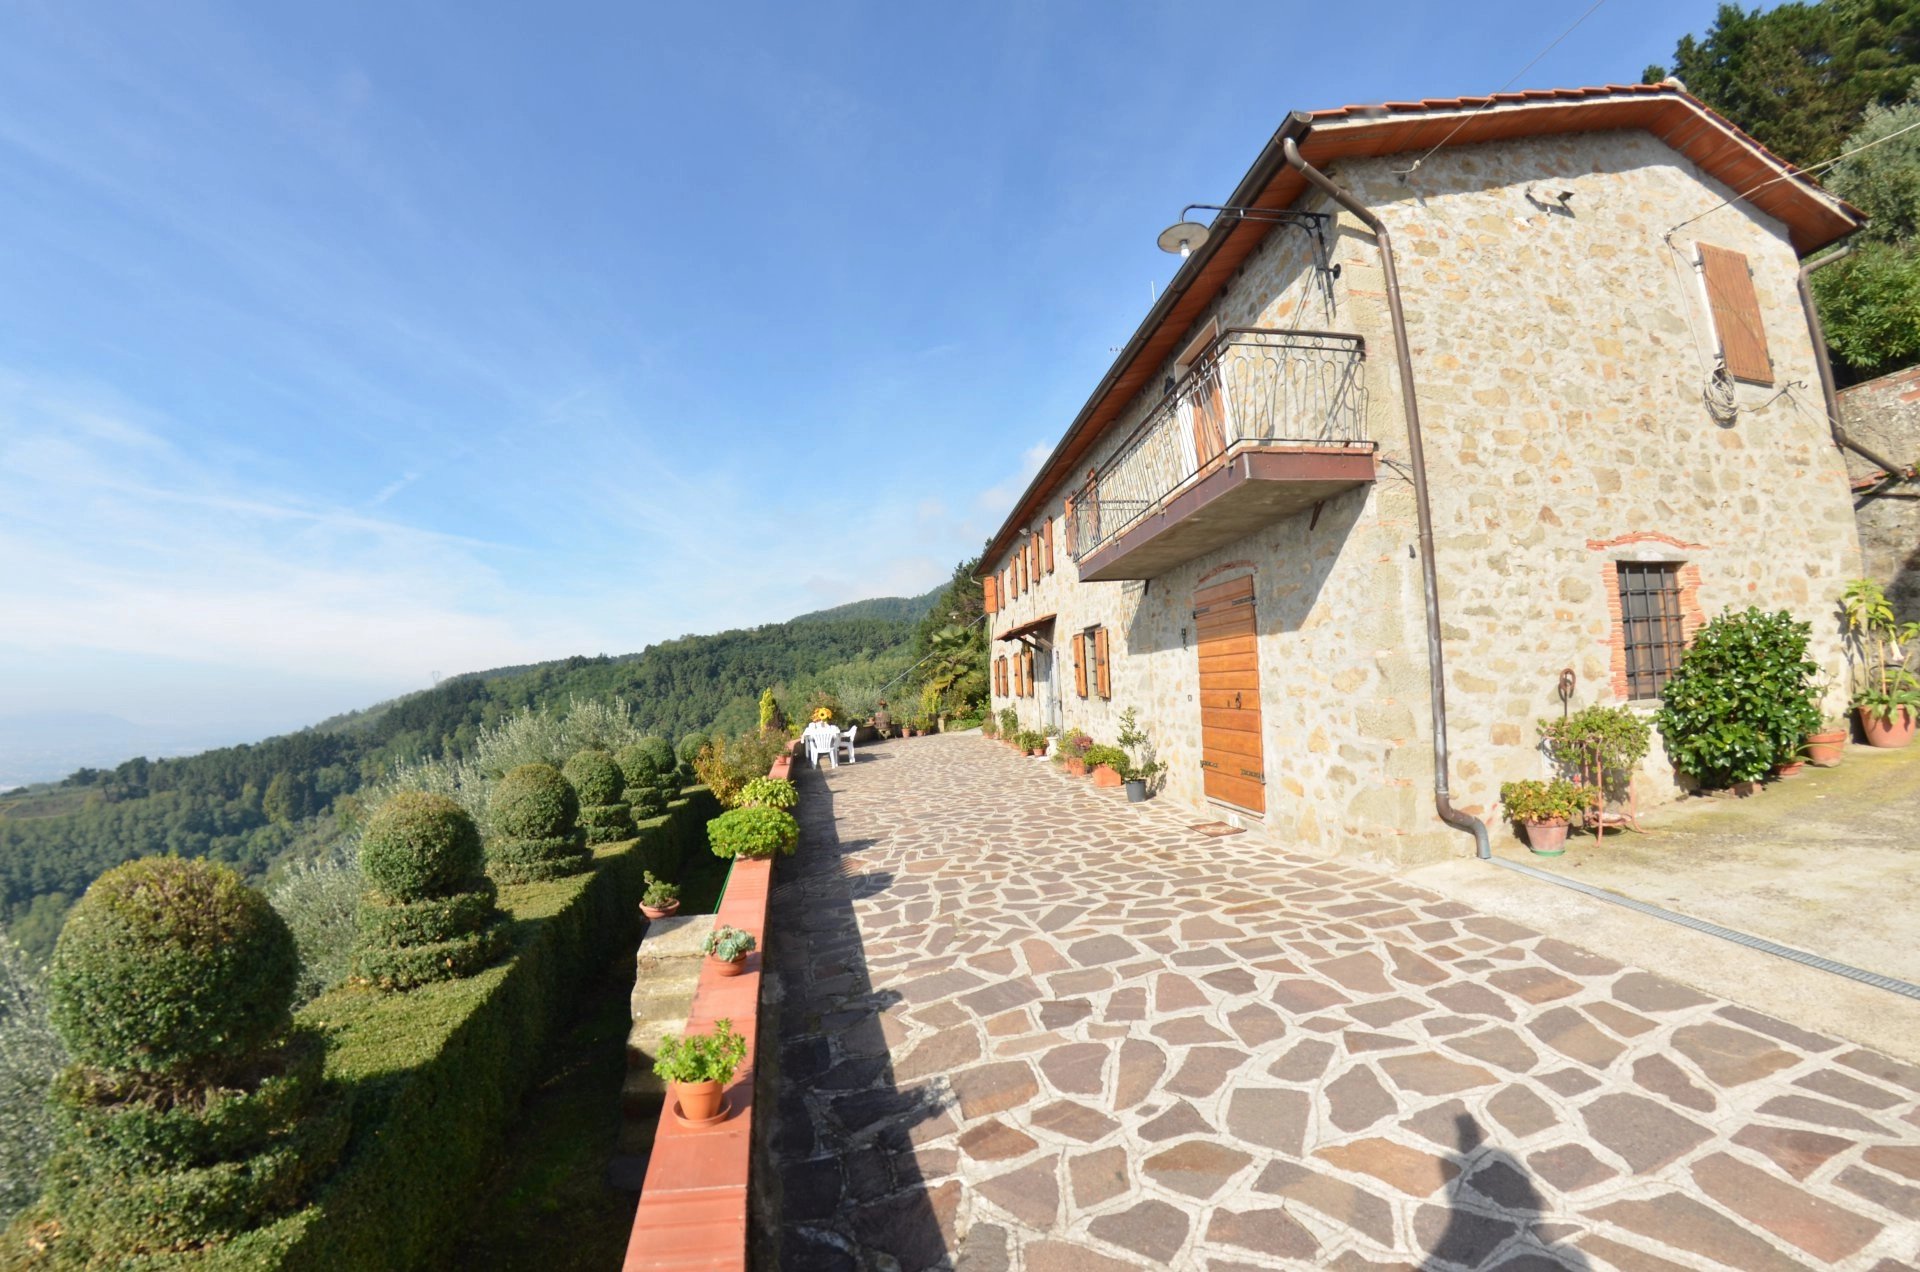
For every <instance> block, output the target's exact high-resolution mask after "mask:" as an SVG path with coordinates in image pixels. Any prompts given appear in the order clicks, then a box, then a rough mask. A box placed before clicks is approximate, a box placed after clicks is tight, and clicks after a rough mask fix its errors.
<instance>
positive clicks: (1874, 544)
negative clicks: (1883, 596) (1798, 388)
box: [1840, 367, 1920, 619]
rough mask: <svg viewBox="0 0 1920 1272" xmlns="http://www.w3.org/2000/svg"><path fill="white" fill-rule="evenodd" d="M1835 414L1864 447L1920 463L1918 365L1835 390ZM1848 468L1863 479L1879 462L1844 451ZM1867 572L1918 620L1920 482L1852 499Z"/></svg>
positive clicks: (1901, 609) (1876, 469)
mask: <svg viewBox="0 0 1920 1272" xmlns="http://www.w3.org/2000/svg"><path fill="white" fill-rule="evenodd" d="M1840 419H1841V421H1842V422H1843V423H1844V424H1846V426H1847V433H1848V435H1849V436H1851V437H1852V438H1853V439H1854V440H1855V441H1857V442H1859V443H1860V444H1861V445H1863V446H1865V447H1866V448H1867V449H1868V450H1870V451H1873V452H1874V453H1876V454H1878V455H1880V456H1883V457H1884V458H1886V459H1890V460H1892V461H1893V462H1894V463H1896V464H1920V367H1911V368H1909V369H1907V370H1905V371H1896V372H1894V373H1893V374H1892V375H1888V376H1882V377H1881V378H1880V379H1878V380H1869V381H1868V382H1867V383H1865V384H1856V385H1854V386H1853V387H1852V388H1850V389H1842V390H1841V391H1840ZM1846 459H1847V472H1848V473H1849V474H1850V475H1851V476H1853V477H1854V478H1856V479H1865V478H1868V477H1871V476H1873V475H1874V474H1875V473H1877V472H1879V471H1880V469H1879V466H1878V465H1877V464H1874V463H1871V462H1870V461H1868V460H1865V459H1862V458H1861V457H1860V456H1858V455H1855V454H1854V453H1853V452H1852V451H1848V452H1846ZM1854 516H1855V519H1856V520H1857V521H1858V522H1859V524H1860V549H1861V552H1862V554H1863V556H1864V559H1865V566H1866V574H1867V577H1869V578H1872V579H1877V580H1878V581H1879V583H1880V585H1881V586H1882V587H1884V588H1886V589H1887V594H1888V595H1889V596H1891V597H1892V598H1893V608H1894V612H1895V613H1897V614H1899V615H1900V616H1901V617H1902V618H1905V619H1920V483H1914V482H1905V483H1902V484H1898V485H1889V486H1883V487H1880V488H1878V490H1876V491H1873V492H1863V493H1862V494H1861V495H1860V497H1859V498H1858V499H1857V500H1856V501H1855V504H1854Z"/></svg>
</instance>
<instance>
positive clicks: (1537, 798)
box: [1500, 777, 1600, 822]
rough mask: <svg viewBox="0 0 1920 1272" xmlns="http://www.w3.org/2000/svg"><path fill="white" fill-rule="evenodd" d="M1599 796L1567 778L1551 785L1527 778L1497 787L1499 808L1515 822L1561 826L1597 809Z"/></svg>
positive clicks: (1590, 788) (1594, 791)
mask: <svg viewBox="0 0 1920 1272" xmlns="http://www.w3.org/2000/svg"><path fill="white" fill-rule="evenodd" d="M1599 800H1600V792H1599V791H1598V790H1597V789H1595V788H1594V787H1591V786H1582V785H1580V784H1579V783H1578V782H1570V781H1568V780H1567V779H1566V778H1563V777H1556V778H1553V779H1551V780H1550V781H1540V780H1538V779H1535V778H1529V779H1527V780H1525V781H1519V782H1502V783H1501V784H1500V804H1501V807H1503V808H1505V809H1506V810H1507V816H1509V817H1511V818H1512V819H1513V820H1514V821H1517V822H1563V821H1571V820H1573V818H1574V816H1575V815H1576V814H1579V813H1583V812H1585V811H1586V810H1588V809H1590V808H1593V807H1596V806H1597V805H1598V803H1599Z"/></svg>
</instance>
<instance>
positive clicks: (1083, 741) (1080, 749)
mask: <svg viewBox="0 0 1920 1272" xmlns="http://www.w3.org/2000/svg"><path fill="white" fill-rule="evenodd" d="M1092 745H1093V739H1092V738H1090V737H1088V736H1087V735H1086V734H1084V733H1082V732H1080V730H1078V729H1068V730H1067V731H1066V732H1065V733H1062V734H1061V735H1060V741H1059V742H1058V743H1056V744H1055V747H1054V751H1055V754H1056V755H1058V756H1059V757H1060V758H1061V759H1065V760H1084V759H1086V758H1087V748H1088V747H1090V746H1092Z"/></svg>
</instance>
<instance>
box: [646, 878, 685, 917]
mask: <svg viewBox="0 0 1920 1272" xmlns="http://www.w3.org/2000/svg"><path fill="white" fill-rule="evenodd" d="M642 881H643V882H644V883H645V884H646V885H647V890H646V891H645V892H644V893H642V894H641V896H640V901H641V904H643V905H648V906H652V907H653V908H654V909H656V910H664V909H666V908H667V907H668V906H670V905H672V904H673V903H674V902H675V901H678V900H679V899H680V885H679V884H677V883H668V882H667V881H666V880H665V879H659V878H655V877H654V873H653V871H651V870H648V871H646V872H644V874H643V875H642Z"/></svg>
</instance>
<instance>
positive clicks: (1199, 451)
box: [1189, 371, 1227, 473]
mask: <svg viewBox="0 0 1920 1272" xmlns="http://www.w3.org/2000/svg"><path fill="white" fill-rule="evenodd" d="M1217 375H1218V372H1217V371H1210V372H1207V373H1206V376H1207V378H1206V380H1204V381H1203V382H1202V383H1201V385H1200V388H1199V391H1198V392H1196V393H1195V394H1194V395H1193V404H1192V406H1191V407H1190V408H1189V409H1190V410H1192V412H1193V455H1194V459H1195V461H1196V462H1197V463H1198V465H1199V467H1198V469H1197V471H1199V472H1202V473H1205V472H1208V471H1211V470H1212V468H1213V465H1214V462H1215V461H1216V460H1218V459H1219V458H1220V456H1221V455H1222V454H1224V453H1225V452H1226V449H1227V413H1226V403H1225V402H1223V401H1222V400H1221V397H1220V381H1219V380H1218V379H1216V378H1215V376H1217Z"/></svg>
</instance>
